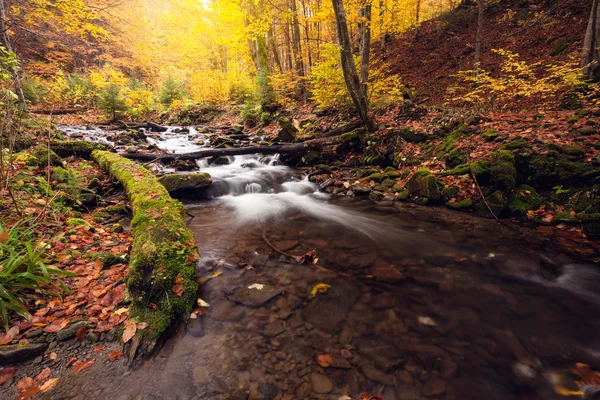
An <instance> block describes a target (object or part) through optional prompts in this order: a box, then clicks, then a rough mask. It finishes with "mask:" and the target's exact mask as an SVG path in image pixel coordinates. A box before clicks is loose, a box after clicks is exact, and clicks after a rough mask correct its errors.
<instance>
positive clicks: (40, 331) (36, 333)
mask: <svg viewBox="0 0 600 400" xmlns="http://www.w3.org/2000/svg"><path fill="white" fill-rule="evenodd" d="M43 334H44V330H43V329H42V328H39V329H35V330H33V331H31V332H29V333H27V335H25V337H26V338H27V339H35V338H37V337H40V336H42V335H43Z"/></svg>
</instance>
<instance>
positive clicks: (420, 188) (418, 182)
mask: <svg viewBox="0 0 600 400" xmlns="http://www.w3.org/2000/svg"><path fill="white" fill-rule="evenodd" d="M406 189H408V191H409V192H410V194H415V195H417V196H421V197H426V198H427V199H429V200H431V201H438V200H440V199H441V198H442V195H441V193H440V189H439V187H438V185H437V180H436V178H435V176H433V174H432V173H431V171H430V170H429V169H427V168H421V169H419V170H418V171H416V172H415V173H414V174H413V175H412V176H411V177H410V179H409V180H408V183H407V184H406Z"/></svg>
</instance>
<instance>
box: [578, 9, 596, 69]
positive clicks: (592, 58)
mask: <svg viewBox="0 0 600 400" xmlns="http://www.w3.org/2000/svg"><path fill="white" fill-rule="evenodd" d="M599 15H600V0H594V1H593V3H592V11H591V12H590V19H589V22H588V26H587V31H586V33H585V39H584V42H583V55H582V58H581V69H582V72H583V74H584V75H585V76H586V77H587V78H589V79H593V80H599V79H600V18H599Z"/></svg>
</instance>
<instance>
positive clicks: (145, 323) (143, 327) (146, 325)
mask: <svg viewBox="0 0 600 400" xmlns="http://www.w3.org/2000/svg"><path fill="white" fill-rule="evenodd" d="M136 326H137V328H138V330H140V331H143V330H144V329H146V328H147V327H148V323H147V322H140V323H139V324H137V325H136Z"/></svg>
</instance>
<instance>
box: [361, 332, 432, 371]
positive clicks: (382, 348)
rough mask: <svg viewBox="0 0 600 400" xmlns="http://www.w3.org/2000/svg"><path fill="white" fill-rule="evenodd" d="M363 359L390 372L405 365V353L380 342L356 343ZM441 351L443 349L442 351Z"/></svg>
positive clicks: (366, 341)
mask: <svg viewBox="0 0 600 400" xmlns="http://www.w3.org/2000/svg"><path fill="white" fill-rule="evenodd" d="M356 346H357V347H358V353H359V354H360V356H361V358H362V357H364V358H365V359H366V360H368V361H371V362H372V363H374V364H375V367H377V368H378V369H380V370H382V371H384V372H388V371H390V370H392V369H394V368H396V367H398V366H401V365H402V364H404V361H405V354H404V351H403V350H401V349H399V348H398V346H394V345H391V344H388V343H385V342H381V341H380V340H373V339H362V340H359V341H358V342H357V343H356ZM440 350H441V349H440Z"/></svg>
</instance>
